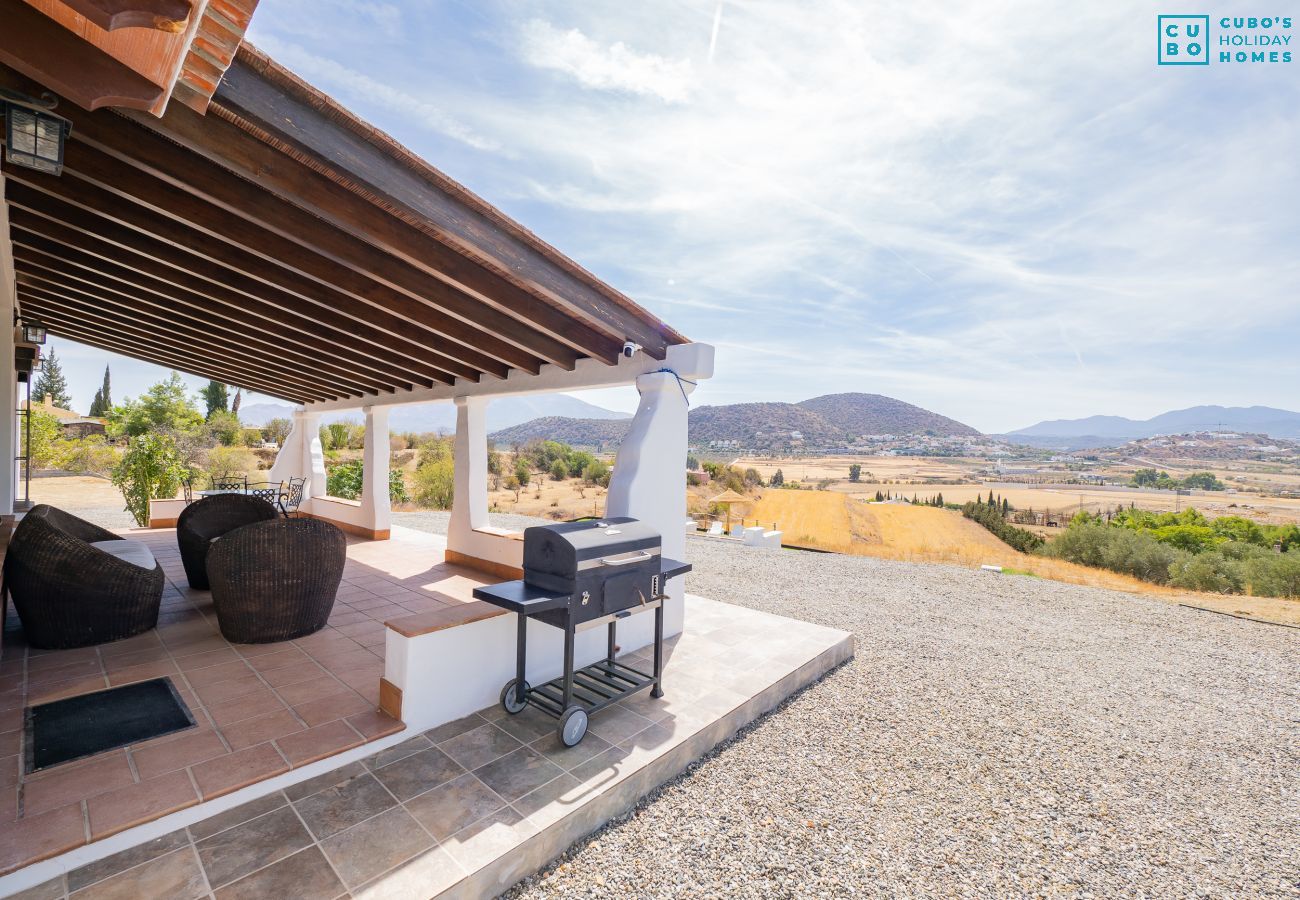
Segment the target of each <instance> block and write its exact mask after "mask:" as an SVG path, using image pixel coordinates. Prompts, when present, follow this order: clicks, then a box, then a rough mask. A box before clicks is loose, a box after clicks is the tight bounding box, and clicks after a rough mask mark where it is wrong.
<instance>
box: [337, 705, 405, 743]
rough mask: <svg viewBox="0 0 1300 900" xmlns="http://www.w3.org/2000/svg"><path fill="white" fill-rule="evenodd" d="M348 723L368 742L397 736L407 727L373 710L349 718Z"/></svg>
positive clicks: (385, 714)
mask: <svg viewBox="0 0 1300 900" xmlns="http://www.w3.org/2000/svg"><path fill="white" fill-rule="evenodd" d="M347 722H348V724H349V725H351V726H352V727H353V728H355V729H356V730H357V731H358V732H360V733H361V736H362V737H364V738H365V739H366V740H368V741H373V740H375V739H377V738H381V737H387V736H388V735H390V734H396V733H397V732H399V731H401V730H402V729H403V728H405V727H406V726H405V725H403V724H402V723H401V722H399V721H398V720H397V719H394V718H393V717H392V716H390V715H388V713H385V712H380V711H379V710H378V709H371V710H368V711H366V712H363V713H359V714H358V715H355V716H348V718H347Z"/></svg>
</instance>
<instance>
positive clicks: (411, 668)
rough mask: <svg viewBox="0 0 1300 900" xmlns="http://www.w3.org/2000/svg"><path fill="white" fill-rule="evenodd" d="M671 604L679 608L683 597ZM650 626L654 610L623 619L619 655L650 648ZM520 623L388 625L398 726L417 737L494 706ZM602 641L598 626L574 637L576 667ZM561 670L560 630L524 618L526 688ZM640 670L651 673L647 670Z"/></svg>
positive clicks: (598, 653)
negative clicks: (420, 629)
mask: <svg viewBox="0 0 1300 900" xmlns="http://www.w3.org/2000/svg"><path fill="white" fill-rule="evenodd" d="M674 580H676V579H674ZM676 602H677V603H682V604H683V605H684V600H678V601H676ZM677 617H678V618H684V610H679V612H678V616H677ZM654 621H655V614H654V613H653V612H642V613H637V614H636V615H632V616H629V617H627V618H626V619H622V620H620V621H619V623H618V645H619V647H620V648H621V652H628V651H631V650H637V649H639V648H641V647H645V646H647V645H648V644H650V643H651V642H652V641H653V640H654ZM667 621H668V618H667V617H665V630H664V637H665V638H667V637H670V636H671V635H670V634H669V633H668V630H667ZM517 623H518V616H516V615H515V614H514V613H506V614H505V615H500V616H494V617H493V618H491V619H484V620H482V621H480V622H471V623H469V624H466V625H457V626H455V627H452V628H445V629H443V630H441V631H434V632H431V633H429V634H423V635H420V636H418V637H413V638H408V637H404V636H403V635H401V634H398V633H397V632H396V631H393V630H392V629H391V628H390V629H389V630H388V640H387V644H386V646H385V648H384V677H385V678H386V679H388V681H390V682H392V684H393V685H395V686H396V687H398V688H400V689H401V691H402V721H403V722H405V723H406V725H407V728H408V730H409V731H410V732H412V733H414V732H419V731H424V730H426V729H429V728H434V727H436V726H438V725H441V724H443V723H444V722H450V721H451V720H453V719H459V718H460V717H462V716H467V715H469V714H470V713H472V712H475V711H477V710H480V709H484V708H486V707H489V706H492V705H493V704H495V703H497V702H498V701H499V700H500V698H501V688H502V687H504V686H505V683H506V682H507V681H509V680H510V679H512V678H514V677H515V643H516V635H517V631H516V629H517V627H518V625H517ZM606 637H607V636H606V629H605V626H603V625H602V626H598V627H596V628H591V629H589V630H587V631H583V632H579V633H578V635H577V642H576V643H575V645H574V654H573V656H574V667H575V668H581V667H582V666H588V665H591V664H592V663H594V662H595V661H596V660H598V659H602V658H604V656H605V652H606ZM638 668H641V667H639V666H638ZM563 671H564V632H563V631H561V630H560V629H559V628H555V627H552V626H550V625H547V624H545V623H544V622H539V621H536V620H529V622H528V665H527V669H526V672H527V678H528V682H529V684H532V685H539V684H545V683H546V682H547V681H550V680H551V679H552V678H557V677H559V676H560V675H562V674H563ZM643 671H646V672H648V671H650V667H649V665H647V666H645V667H644V668H643Z"/></svg>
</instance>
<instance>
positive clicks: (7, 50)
mask: <svg viewBox="0 0 1300 900" xmlns="http://www.w3.org/2000/svg"><path fill="white" fill-rule="evenodd" d="M0 27H3V29H4V38H3V40H0V62H3V63H4V64H5V65H8V66H11V67H13V68H15V69H17V70H18V71H19V72H22V73H23V74H24V75H26V76H27V77H28V78H31V79H32V80H34V81H36V82H37V83H38V84H39V85H42V86H44V87H45V88H48V89H49V90H52V91H55V92H56V93H58V94H60V95H62V96H64V97H66V98H68V99H69V100H71V101H72V102H73V103H75V104H77V105H78V106H80V107H81V108H82V109H89V110H93V109H98V108H99V107H101V106H125V107H129V108H131V109H144V110H147V109H152V108H153V106H154V104H155V103H157V102H158V101H159V100H160V99H161V98H162V96H163V94H164V93H166V92H165V91H164V90H163V89H162V88H161V87H159V86H158V85H156V84H154V83H153V82H152V81H149V80H148V79H147V78H145V77H144V76H143V75H141V74H139V73H138V72H136V71H135V70H134V69H131V68H129V67H127V66H125V65H123V64H122V63H120V62H118V61H117V60H116V59H114V58H113V57H111V56H109V55H108V54H107V53H105V52H104V51H103V50H101V49H99V48H98V47H96V46H95V45H94V44H92V43H90V42H89V41H86V40H82V39H81V38H80V37H78V36H77V35H76V34H74V33H73V32H71V31H69V30H68V29H66V28H64V27H63V26H62V25H60V24H59V23H58V22H56V21H54V20H53V19H51V18H50V17H49V16H47V15H45V14H44V13H42V12H40V11H39V10H38V9H36V8H35V7H34V6H31V5H29V4H27V3H24V2H23V0H0ZM13 86H14V85H6V87H13ZM17 89H18V90H21V91H23V92H24V93H32V90H31V85H22V86H19V87H17ZM35 93H37V94H39V93H41V91H40V90H36V91H35ZM60 112H64V111H63V110H61V111H60Z"/></svg>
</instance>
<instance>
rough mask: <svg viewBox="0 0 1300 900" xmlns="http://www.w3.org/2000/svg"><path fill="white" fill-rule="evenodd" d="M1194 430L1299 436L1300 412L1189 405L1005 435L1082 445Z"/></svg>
mask: <svg viewBox="0 0 1300 900" xmlns="http://www.w3.org/2000/svg"><path fill="white" fill-rule="evenodd" d="M1196 431H1235V432H1243V433H1250V434H1267V435H1269V436H1271V437H1275V438H1300V412H1291V411H1289V410H1285V409H1274V408H1273V407H1269V406H1191V407H1188V408H1187V409H1176V410H1173V411H1171V412H1167V413H1161V414H1160V415H1158V416H1153V417H1151V418H1150V419H1140V420H1139V419H1127V418H1124V417H1123V416H1088V417H1087V418H1084V419H1054V420H1051V421H1047V422H1039V423H1038V424H1036V425H1030V426H1029V427H1028V428H1021V429H1019V430H1018V431H1013V432H1011V433H1009V434H1007V435H1003V437H1005V438H1006V439H1007V440H1010V441H1013V442H1016V443H1022V444H1033V445H1034V446H1040V447H1063V448H1069V449H1081V448H1084V447H1106V446H1114V445H1115V444H1117V443H1124V442H1126V441H1132V440H1137V439H1139V438H1149V437H1156V436H1158V435H1162V434H1187V433H1189V432H1196Z"/></svg>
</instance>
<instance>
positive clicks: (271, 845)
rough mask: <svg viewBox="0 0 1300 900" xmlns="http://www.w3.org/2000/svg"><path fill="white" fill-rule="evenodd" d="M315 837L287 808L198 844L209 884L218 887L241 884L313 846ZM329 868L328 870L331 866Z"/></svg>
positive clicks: (227, 830)
mask: <svg viewBox="0 0 1300 900" xmlns="http://www.w3.org/2000/svg"><path fill="white" fill-rule="evenodd" d="M311 842H312V840H311V835H310V834H308V833H307V829H305V828H303V827H302V822H301V821H300V820H299V818H298V816H297V815H296V814H295V813H294V811H293V810H292V809H291V808H290V807H288V806H283V807H281V808H279V809H277V810H275V811H273V812H269V813H267V814H265V815H263V816H258V817H257V818H256V819H250V820H249V821H247V822H244V823H243V824H242V825H236V826H235V827H233V828H228V829H226V830H225V831H222V832H219V833H217V834H215V835H213V836H212V837H210V838H206V839H204V840H202V841H199V842H198V843H197V844H195V847H196V848H197V850H198V853H199V859H200V860H201V861H202V863H203V870H204V871H205V872H206V873H207V876H208V883H209V884H210V885H211V886H212V887H215V888H219V887H221V886H222V885H224V884H229V883H230V882H232V881H237V880H238V879H240V878H243V877H244V876H245V875H248V874H250V873H252V872H255V871H257V870H258V869H260V868H262V867H263V866H265V865H268V864H270V863H273V862H275V861H277V860H280V859H284V858H285V857H286V856H289V855H290V854H292V853H296V852H297V851H299V850H301V849H303V848H304V847H307V846H309V845H310V844H311ZM327 868H328V867H327Z"/></svg>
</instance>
